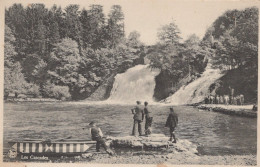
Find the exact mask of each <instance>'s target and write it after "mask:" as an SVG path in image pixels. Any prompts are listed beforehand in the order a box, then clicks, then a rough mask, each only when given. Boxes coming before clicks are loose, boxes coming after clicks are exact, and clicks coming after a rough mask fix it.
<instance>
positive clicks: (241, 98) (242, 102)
mask: <svg viewBox="0 0 260 167" xmlns="http://www.w3.org/2000/svg"><path fill="white" fill-rule="evenodd" d="M244 102H245V98H244V95H243V94H240V105H244Z"/></svg>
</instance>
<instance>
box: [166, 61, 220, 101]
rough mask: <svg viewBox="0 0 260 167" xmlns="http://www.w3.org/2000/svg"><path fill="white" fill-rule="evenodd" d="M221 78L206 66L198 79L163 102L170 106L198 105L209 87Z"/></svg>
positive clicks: (217, 72)
mask: <svg viewBox="0 0 260 167" xmlns="http://www.w3.org/2000/svg"><path fill="white" fill-rule="evenodd" d="M222 76H223V74H221V72H220V70H218V69H212V68H211V66H210V65H208V66H207V68H206V69H205V71H204V72H203V74H202V75H201V77H200V78H198V79H196V80H194V81H193V82H191V83H189V84H188V85H184V86H182V87H181V88H180V89H179V90H178V91H177V92H175V93H174V94H173V95H172V96H170V97H168V98H166V99H165V102H166V103H170V104H172V105H184V104H193V103H199V102H201V101H203V100H204V98H205V96H207V95H208V94H209V87H210V85H211V84H212V83H214V82H215V81H216V80H217V79H219V78H220V77H222Z"/></svg>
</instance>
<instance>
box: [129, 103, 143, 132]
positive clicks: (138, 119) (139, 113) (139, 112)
mask: <svg viewBox="0 0 260 167" xmlns="http://www.w3.org/2000/svg"><path fill="white" fill-rule="evenodd" d="M136 104H137V105H136V106H135V108H133V109H131V110H132V114H134V117H133V119H134V125H133V130H132V135H133V136H136V127H137V126H138V132H139V136H141V135H142V126H141V123H142V122H143V120H144V111H143V109H141V102H140V101H136Z"/></svg>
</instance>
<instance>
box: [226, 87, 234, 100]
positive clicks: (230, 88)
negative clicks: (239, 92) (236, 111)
mask: <svg viewBox="0 0 260 167" xmlns="http://www.w3.org/2000/svg"><path fill="white" fill-rule="evenodd" d="M228 88H229V90H230V92H229V104H233V102H234V101H233V100H234V99H233V97H234V93H235V89H234V88H232V87H231V86H229V87H228Z"/></svg>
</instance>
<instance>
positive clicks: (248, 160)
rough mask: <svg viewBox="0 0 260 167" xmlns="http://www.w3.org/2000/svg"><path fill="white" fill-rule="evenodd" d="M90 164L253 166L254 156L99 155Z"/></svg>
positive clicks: (179, 154) (177, 154)
mask: <svg viewBox="0 0 260 167" xmlns="http://www.w3.org/2000/svg"><path fill="white" fill-rule="evenodd" d="M90 163H103V164H174V165H187V164H191V165H242V166H248V165H252V166H255V165H256V164H257V163H256V155H226V156H195V155H194V156H188V155H184V154H181V153H174V154H168V155H131V156H130V155H120V156H118V155H116V156H112V157H111V156H109V155H106V154H102V155H101V154H99V155H98V156H97V155H96V156H93V160H92V161H90Z"/></svg>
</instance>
